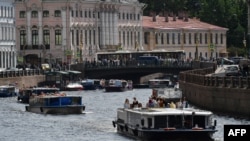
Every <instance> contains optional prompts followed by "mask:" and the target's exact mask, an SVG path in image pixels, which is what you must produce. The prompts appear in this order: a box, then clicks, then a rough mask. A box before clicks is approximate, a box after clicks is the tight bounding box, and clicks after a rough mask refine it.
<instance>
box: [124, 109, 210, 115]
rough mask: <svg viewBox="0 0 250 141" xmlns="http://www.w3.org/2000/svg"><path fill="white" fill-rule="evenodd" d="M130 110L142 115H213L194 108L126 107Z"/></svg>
mask: <svg viewBox="0 0 250 141" xmlns="http://www.w3.org/2000/svg"><path fill="white" fill-rule="evenodd" d="M124 110H127V111H129V112H133V113H138V114H141V115H192V114H195V115H203V116H205V115H207V116H209V115H212V114H213V113H212V112H210V111H206V110H199V109H194V108H183V109H177V108H134V109H124Z"/></svg>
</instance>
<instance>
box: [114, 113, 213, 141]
mask: <svg viewBox="0 0 250 141" xmlns="http://www.w3.org/2000/svg"><path fill="white" fill-rule="evenodd" d="M113 126H114V127H116V128H117V132H118V133H122V134H124V135H127V136H131V137H136V138H139V139H142V140H169V139H171V140H174V139H185V140H187V139H191V140H192V139H195V140H197V139H199V140H202V141H204V140H212V137H211V136H212V134H213V133H215V132H216V131H217V130H216V128H215V127H216V120H214V121H213V113H212V112H210V111H204V110H198V109H190V108H181V109H175V108H135V109H124V108H119V109H118V110H117V119H116V120H115V121H113Z"/></svg>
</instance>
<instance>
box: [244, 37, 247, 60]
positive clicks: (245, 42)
mask: <svg viewBox="0 0 250 141" xmlns="http://www.w3.org/2000/svg"><path fill="white" fill-rule="evenodd" d="M243 45H244V48H245V57H246V58H247V48H246V46H247V41H246V37H245V33H244V39H243Z"/></svg>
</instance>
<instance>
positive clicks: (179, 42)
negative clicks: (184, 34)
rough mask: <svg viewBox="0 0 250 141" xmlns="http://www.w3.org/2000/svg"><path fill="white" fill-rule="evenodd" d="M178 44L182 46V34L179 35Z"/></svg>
mask: <svg viewBox="0 0 250 141" xmlns="http://www.w3.org/2000/svg"><path fill="white" fill-rule="evenodd" d="M178 44H181V33H178Z"/></svg>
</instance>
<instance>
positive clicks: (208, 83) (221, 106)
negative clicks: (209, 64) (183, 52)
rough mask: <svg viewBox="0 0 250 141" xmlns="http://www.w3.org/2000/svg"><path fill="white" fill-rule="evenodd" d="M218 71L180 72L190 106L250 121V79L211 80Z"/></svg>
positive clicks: (181, 82)
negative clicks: (211, 74)
mask: <svg viewBox="0 0 250 141" xmlns="http://www.w3.org/2000/svg"><path fill="white" fill-rule="evenodd" d="M212 72H214V68H206V69H196V70H190V71H185V72H181V73H180V80H179V83H180V88H181V89H182V91H183V96H185V97H186V98H187V99H188V101H189V102H190V103H193V104H194V105H197V106H200V107H203V108H204V109H208V110H211V111H214V112H217V113H222V114H227V115H231V116H239V117H246V118H250V77H209V76H205V75H206V74H209V73H212Z"/></svg>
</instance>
